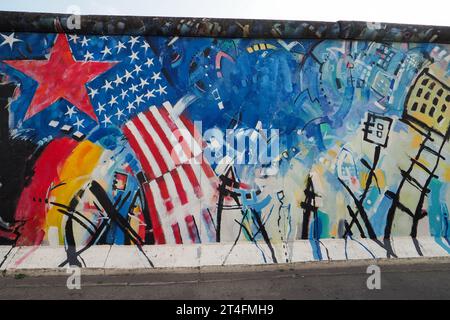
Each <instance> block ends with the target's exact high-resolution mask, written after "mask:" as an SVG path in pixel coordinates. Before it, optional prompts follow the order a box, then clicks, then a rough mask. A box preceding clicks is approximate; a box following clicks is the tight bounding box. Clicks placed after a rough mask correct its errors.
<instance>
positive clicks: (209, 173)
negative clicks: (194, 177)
mask: <svg viewBox="0 0 450 320" xmlns="http://www.w3.org/2000/svg"><path fill="white" fill-rule="evenodd" d="M199 157H200V159H199V160H198V161H200V163H201V166H202V169H203V172H204V173H205V175H206V176H207V177H208V179H211V178H215V177H217V176H216V173H215V172H214V171H213V169H212V168H211V166H210V164H209V163H208V160H206V159H205V157H203V155H202V154H201V155H200V156H199Z"/></svg>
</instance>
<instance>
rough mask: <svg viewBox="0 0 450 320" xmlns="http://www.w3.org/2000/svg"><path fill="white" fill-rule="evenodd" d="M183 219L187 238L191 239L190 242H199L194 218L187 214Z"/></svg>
mask: <svg viewBox="0 0 450 320" xmlns="http://www.w3.org/2000/svg"><path fill="white" fill-rule="evenodd" d="M184 221H186V225H187V229H188V232H189V238H190V239H191V241H192V243H200V238H199V236H198V229H197V225H196V224H195V219H194V217H193V216H192V215H188V216H186V217H185V218H184Z"/></svg>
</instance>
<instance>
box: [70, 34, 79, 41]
mask: <svg viewBox="0 0 450 320" xmlns="http://www.w3.org/2000/svg"><path fill="white" fill-rule="evenodd" d="M78 39H80V37H79V36H77V35H76V34H69V41H73V43H77V41H78Z"/></svg>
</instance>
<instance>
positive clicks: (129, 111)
mask: <svg viewBox="0 0 450 320" xmlns="http://www.w3.org/2000/svg"><path fill="white" fill-rule="evenodd" d="M133 109H136V107H135V106H134V105H133V102H128V106H127V110H128V113H131V110H133Z"/></svg>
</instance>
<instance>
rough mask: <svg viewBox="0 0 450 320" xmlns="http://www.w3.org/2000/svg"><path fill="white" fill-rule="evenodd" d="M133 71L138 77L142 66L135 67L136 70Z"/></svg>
mask: <svg viewBox="0 0 450 320" xmlns="http://www.w3.org/2000/svg"><path fill="white" fill-rule="evenodd" d="M133 71H134V72H136V75H138V74H139V72H141V71H142V67H141V66H140V65H138V64H137V65H136V66H135V67H134V70H133Z"/></svg>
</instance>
